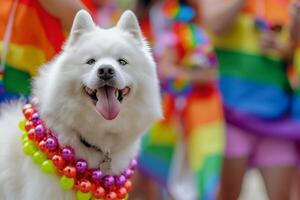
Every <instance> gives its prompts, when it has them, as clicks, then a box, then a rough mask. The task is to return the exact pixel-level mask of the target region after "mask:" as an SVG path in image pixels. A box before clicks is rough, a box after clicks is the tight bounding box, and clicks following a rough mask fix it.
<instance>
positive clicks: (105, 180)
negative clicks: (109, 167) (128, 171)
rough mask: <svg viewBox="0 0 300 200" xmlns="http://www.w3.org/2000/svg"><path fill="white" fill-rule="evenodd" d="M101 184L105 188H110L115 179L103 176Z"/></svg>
mask: <svg viewBox="0 0 300 200" xmlns="http://www.w3.org/2000/svg"><path fill="white" fill-rule="evenodd" d="M103 183H104V186H105V187H111V186H113V185H114V184H115V179H114V177H113V176H105V177H104V178H103Z"/></svg>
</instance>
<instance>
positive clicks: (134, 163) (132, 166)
mask: <svg viewBox="0 0 300 200" xmlns="http://www.w3.org/2000/svg"><path fill="white" fill-rule="evenodd" d="M137 164H138V163H137V160H136V159H133V160H132V161H131V162H130V168H131V169H132V170H135V169H136V168H137Z"/></svg>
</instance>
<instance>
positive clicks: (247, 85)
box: [214, 0, 300, 139]
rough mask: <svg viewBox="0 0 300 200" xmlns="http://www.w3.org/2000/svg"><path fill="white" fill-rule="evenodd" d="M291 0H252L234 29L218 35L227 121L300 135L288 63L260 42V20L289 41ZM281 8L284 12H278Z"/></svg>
mask: <svg viewBox="0 0 300 200" xmlns="http://www.w3.org/2000/svg"><path fill="white" fill-rule="evenodd" d="M288 6H289V1H288V0H256V1H253V0H248V1H247V2H246V5H245V6H244V9H243V10H242V12H241V13H240V15H239V17H238V18H237V20H236V22H235V23H234V24H233V26H232V27H231V29H230V30H229V31H228V32H226V33H225V34H224V35H223V36H218V37H216V38H215V39H214V44H215V46H216V50H217V55H218V59H219V63H220V87H221V91H222V94H223V99H224V104H225V111H226V112H225V114H226V120H227V121H228V123H231V124H233V125H235V126H237V127H240V128H242V129H245V130H248V131H249V132H252V133H255V134H261V135H270V136H280V137H285V138H293V139H296V138H300V135H299V134H298V133H297V130H299V128H300V126H299V125H300V124H298V123H296V122H295V120H294V119H292V118H291V96H292V92H291V88H290V85H289V81H288V76H287V64H286V62H285V60H284V59H283V58H281V57H280V56H279V55H278V54H276V53H275V52H270V53H269V54H263V53H262V50H261V48H260V46H259V34H260V32H261V31H263V30H261V28H262V26H261V23H260V22H261V20H264V21H266V23H267V24H270V27H271V25H273V26H274V25H277V26H274V27H277V29H278V27H279V30H278V32H277V34H278V36H279V37H280V39H281V40H283V41H288V31H287V24H288ZM278 10H280V12H278Z"/></svg>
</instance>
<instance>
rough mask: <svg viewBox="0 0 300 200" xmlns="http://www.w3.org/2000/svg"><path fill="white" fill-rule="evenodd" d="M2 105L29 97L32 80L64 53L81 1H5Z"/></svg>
mask: <svg viewBox="0 0 300 200" xmlns="http://www.w3.org/2000/svg"><path fill="white" fill-rule="evenodd" d="M0 7H1V9H0V47H1V48H0V55H1V58H0V59H1V67H0V102H3V101H6V100H9V99H11V98H18V97H19V95H23V96H29V95H30V92H31V89H30V88H31V86H30V79H31V77H33V76H34V75H36V73H37V71H38V68H39V66H40V65H42V64H44V63H46V62H47V61H48V60H50V59H51V58H53V57H54V56H55V55H56V54H57V53H58V52H60V50H61V47H62V44H63V42H64V40H65V34H66V33H67V32H68V31H69V29H70V27H71V25H72V21H73V18H74V16H75V14H76V12H77V11H78V10H80V9H82V8H84V5H83V4H82V3H81V2H80V1H79V0H65V1H63V2H62V1H60V0H51V1H47V0H5V1H1V3H0Z"/></svg>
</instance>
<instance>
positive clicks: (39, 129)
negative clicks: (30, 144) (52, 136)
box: [34, 124, 46, 141]
mask: <svg viewBox="0 0 300 200" xmlns="http://www.w3.org/2000/svg"><path fill="white" fill-rule="evenodd" d="M34 130H35V139H36V140H37V141H40V140H42V139H43V138H44V137H45V136H46V131H45V129H44V127H43V126H42V125H41V124H40V125H37V126H36V127H35V129H34Z"/></svg>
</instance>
